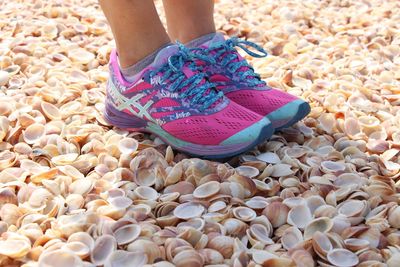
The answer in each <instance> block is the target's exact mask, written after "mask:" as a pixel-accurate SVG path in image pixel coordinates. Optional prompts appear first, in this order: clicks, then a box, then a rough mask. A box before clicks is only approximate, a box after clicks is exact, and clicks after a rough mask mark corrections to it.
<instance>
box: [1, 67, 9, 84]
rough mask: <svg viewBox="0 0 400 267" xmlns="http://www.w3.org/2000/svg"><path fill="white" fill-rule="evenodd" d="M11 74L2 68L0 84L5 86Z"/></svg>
mask: <svg viewBox="0 0 400 267" xmlns="http://www.w3.org/2000/svg"><path fill="white" fill-rule="evenodd" d="M9 79H10V74H9V73H8V72H7V71H3V70H0V86H4V85H6V84H7V83H8V81H9Z"/></svg>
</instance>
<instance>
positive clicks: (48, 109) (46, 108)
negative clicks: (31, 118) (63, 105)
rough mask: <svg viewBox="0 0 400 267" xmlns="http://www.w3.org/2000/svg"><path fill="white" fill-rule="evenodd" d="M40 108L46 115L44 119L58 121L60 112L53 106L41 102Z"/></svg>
mask: <svg viewBox="0 0 400 267" xmlns="http://www.w3.org/2000/svg"><path fill="white" fill-rule="evenodd" d="M40 106H41V108H42V111H43V113H44V115H46V117H47V118H49V119H50V120H60V119H61V113H60V110H59V109H58V108H57V107H56V106H54V105H53V104H50V103H48V102H44V101H43V102H42V103H41V104H40Z"/></svg>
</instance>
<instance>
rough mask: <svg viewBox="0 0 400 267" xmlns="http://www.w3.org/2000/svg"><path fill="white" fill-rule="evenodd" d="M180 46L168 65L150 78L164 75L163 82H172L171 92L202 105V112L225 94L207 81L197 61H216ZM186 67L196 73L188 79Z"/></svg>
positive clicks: (156, 71) (153, 73) (169, 59)
mask: <svg viewBox="0 0 400 267" xmlns="http://www.w3.org/2000/svg"><path fill="white" fill-rule="evenodd" d="M178 46H179V51H178V53H176V54H175V55H172V56H170V57H169V58H168V63H166V64H164V65H163V66H161V67H160V68H159V69H157V70H155V71H153V72H152V73H151V74H150V76H155V75H157V74H158V73H162V76H161V82H165V81H166V80H170V81H172V84H171V85H170V86H169V90H170V91H172V92H179V93H180V94H179V97H180V98H187V99H189V100H190V102H191V103H192V104H201V105H202V107H200V108H199V109H200V110H204V109H207V108H209V107H210V106H211V105H212V104H214V103H215V102H216V101H217V100H218V99H220V98H221V97H222V96H223V93H222V92H220V91H216V90H215V85H214V84H213V83H211V82H209V81H207V80H206V79H205V77H206V76H205V74H204V73H202V72H199V71H198V68H197V66H196V64H195V60H197V59H198V60H201V61H205V62H208V63H210V64H213V63H215V60H214V59H213V58H211V57H208V56H205V55H202V54H200V53H194V52H192V49H188V48H186V47H185V46H184V45H183V44H181V43H178ZM184 66H187V67H188V68H189V69H190V70H191V71H193V72H194V74H193V75H192V76H191V77H187V76H186V75H185V73H184V72H183V70H182V69H183V67H184ZM202 82H203V83H202ZM201 83H202V84H201Z"/></svg>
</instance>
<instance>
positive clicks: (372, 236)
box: [358, 228, 381, 248]
mask: <svg viewBox="0 0 400 267" xmlns="http://www.w3.org/2000/svg"><path fill="white" fill-rule="evenodd" d="M380 237H381V233H380V231H379V230H378V229H376V228H370V229H368V230H367V231H365V232H363V233H361V234H360V235H358V238H360V239H363V240H367V241H368V243H369V246H370V247H372V248H377V247H378V246H379V243H380Z"/></svg>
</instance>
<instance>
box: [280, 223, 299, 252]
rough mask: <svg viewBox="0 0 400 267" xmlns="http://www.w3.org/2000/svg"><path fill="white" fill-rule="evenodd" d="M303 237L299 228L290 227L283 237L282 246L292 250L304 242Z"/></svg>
mask: <svg viewBox="0 0 400 267" xmlns="http://www.w3.org/2000/svg"><path fill="white" fill-rule="evenodd" d="M303 240H304V239H303V235H302V233H301V232H300V230H299V229H298V228H297V227H290V228H288V229H286V230H285V232H284V233H283V235H282V237H281V243H282V246H283V247H284V248H285V249H287V250H290V249H292V248H295V247H296V246H297V245H298V244H300V243H302V242H303Z"/></svg>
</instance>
